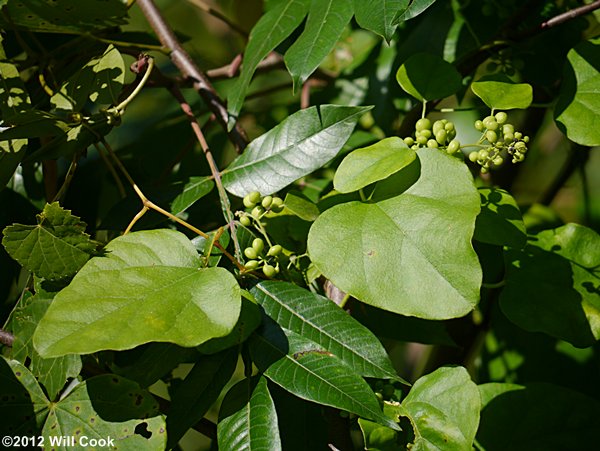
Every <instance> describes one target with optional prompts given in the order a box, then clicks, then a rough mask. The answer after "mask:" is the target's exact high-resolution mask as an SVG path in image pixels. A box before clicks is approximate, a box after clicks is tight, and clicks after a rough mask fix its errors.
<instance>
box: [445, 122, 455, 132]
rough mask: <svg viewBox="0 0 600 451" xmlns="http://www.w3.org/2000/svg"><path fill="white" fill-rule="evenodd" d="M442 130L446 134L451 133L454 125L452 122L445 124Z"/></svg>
mask: <svg viewBox="0 0 600 451" xmlns="http://www.w3.org/2000/svg"><path fill="white" fill-rule="evenodd" d="M444 130H446V131H447V132H451V131H453V130H455V128H454V123H452V122H446V123H445V124H444Z"/></svg>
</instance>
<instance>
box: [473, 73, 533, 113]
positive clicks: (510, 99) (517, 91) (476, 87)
mask: <svg viewBox="0 0 600 451" xmlns="http://www.w3.org/2000/svg"><path fill="white" fill-rule="evenodd" d="M471 89H472V90H473V92H474V93H475V95H476V96H477V97H479V98H480V99H481V100H483V103H485V104H486V105H487V106H489V107H490V108H492V109H495V110H514V109H525V108H527V107H529V105H531V102H532V100H533V88H532V87H531V85H530V84H528V83H513V82H512V81H511V80H510V79H509V78H508V77H506V76H498V75H494V76H488V77H484V78H481V79H479V80H478V81H475V82H473V83H471Z"/></svg>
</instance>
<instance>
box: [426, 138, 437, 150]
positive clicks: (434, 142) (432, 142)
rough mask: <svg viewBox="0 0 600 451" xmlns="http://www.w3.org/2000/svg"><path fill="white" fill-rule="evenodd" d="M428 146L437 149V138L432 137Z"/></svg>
mask: <svg viewBox="0 0 600 451" xmlns="http://www.w3.org/2000/svg"><path fill="white" fill-rule="evenodd" d="M427 147H429V148H430V149H437V148H438V142H437V141H436V140H435V139H430V140H429V141H427Z"/></svg>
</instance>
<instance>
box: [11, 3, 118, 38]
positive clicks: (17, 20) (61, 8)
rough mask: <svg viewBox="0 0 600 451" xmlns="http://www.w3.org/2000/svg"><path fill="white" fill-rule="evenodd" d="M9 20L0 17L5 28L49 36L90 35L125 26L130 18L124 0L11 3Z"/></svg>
mask: <svg viewBox="0 0 600 451" xmlns="http://www.w3.org/2000/svg"><path fill="white" fill-rule="evenodd" d="M4 11H5V13H6V14H7V16H9V17H10V21H8V20H7V19H6V18H5V17H3V16H0V25H1V26H2V28H4V29H7V28H8V29H11V25H12V24H14V25H16V26H17V28H24V29H26V30H29V31H39V32H50V33H87V32H89V31H90V30H91V29H94V30H95V29H102V28H108V27H113V26H117V25H122V24H124V23H125V20H124V18H125V17H126V16H127V7H126V3H125V2H123V1H122V0H86V1H85V2H82V1H80V0H52V1H44V0H10V1H9V2H8V4H7V5H6V6H5V10H4Z"/></svg>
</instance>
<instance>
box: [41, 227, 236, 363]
mask: <svg viewBox="0 0 600 451" xmlns="http://www.w3.org/2000/svg"><path fill="white" fill-rule="evenodd" d="M200 268H201V261H200V257H199V256H198V254H197V252H196V249H195V248H194V246H193V245H192V243H191V242H190V240H189V239H188V238H187V237H186V236H185V235H183V234H181V233H179V232H175V231H172V230H160V229H159V230H149V231H143V232H135V233H130V234H127V235H124V236H121V237H119V238H117V239H115V240H113V241H111V242H110V243H109V244H108V245H107V246H106V256H102V257H94V258H93V259H91V260H90V261H89V262H88V263H87V264H86V265H85V266H84V267H83V268H82V269H81V271H79V273H78V274H77V275H76V276H75V278H74V279H73V281H72V282H71V284H70V285H69V286H67V287H66V288H65V289H63V290H62V291H60V292H59V293H58V294H57V295H56V297H55V298H54V302H52V304H51V305H50V307H49V308H48V311H47V312H46V315H45V316H44V317H43V318H42V320H41V321H40V324H39V326H38V328H37V330H36V332H35V335H34V338H33V342H34V345H35V348H36V349H37V351H38V352H39V353H40V355H42V356H43V357H56V356H60V355H65V354H89V353H92V352H96V351H100V350H104V349H115V350H123V349H130V348H133V347H135V346H138V345H140V344H143V343H148V342H151V341H164V342H170V343H175V344H178V345H180V346H184V347H190V346H197V345H199V344H201V343H204V342H205V341H207V340H209V339H211V338H214V337H222V336H224V335H227V334H228V333H229V332H231V330H232V329H233V327H234V326H235V323H236V321H237V319H238V317H239V314H240V304H241V301H240V287H239V285H238V284H237V281H236V280H235V278H234V277H233V275H232V274H231V273H230V272H229V271H227V270H225V269H223V268H205V269H200Z"/></svg>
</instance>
